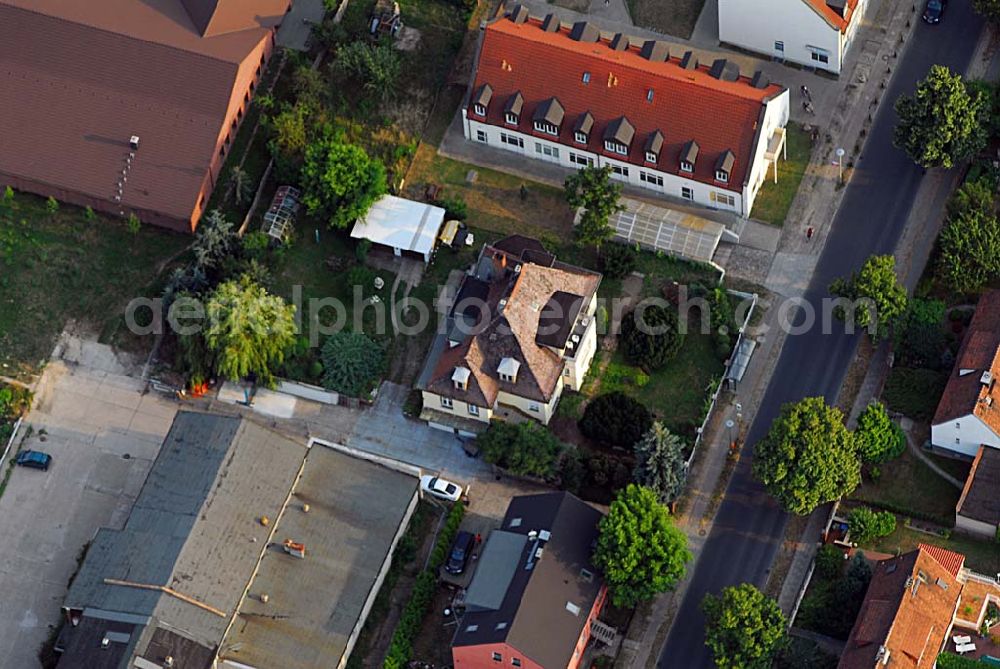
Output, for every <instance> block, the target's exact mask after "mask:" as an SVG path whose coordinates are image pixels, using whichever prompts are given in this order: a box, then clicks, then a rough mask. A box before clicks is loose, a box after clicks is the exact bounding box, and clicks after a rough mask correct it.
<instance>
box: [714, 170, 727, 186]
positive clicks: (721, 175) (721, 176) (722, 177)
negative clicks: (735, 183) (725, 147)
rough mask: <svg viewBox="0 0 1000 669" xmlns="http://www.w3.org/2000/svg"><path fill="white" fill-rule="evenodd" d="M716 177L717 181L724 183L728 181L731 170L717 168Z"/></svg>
mask: <svg viewBox="0 0 1000 669" xmlns="http://www.w3.org/2000/svg"><path fill="white" fill-rule="evenodd" d="M715 179H716V180H717V181H721V182H722V183H726V182H727V181H729V172H727V171H725V170H715Z"/></svg>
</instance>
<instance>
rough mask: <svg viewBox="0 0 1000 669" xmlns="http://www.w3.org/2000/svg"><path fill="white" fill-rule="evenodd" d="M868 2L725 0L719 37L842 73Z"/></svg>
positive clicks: (801, 62) (752, 49)
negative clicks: (751, 0) (750, 0)
mask: <svg viewBox="0 0 1000 669" xmlns="http://www.w3.org/2000/svg"><path fill="white" fill-rule="evenodd" d="M867 6H868V2H867V0H762V1H761V2H746V0H719V41H721V42H723V43H725V44H732V45H735V46H738V47H741V48H743V49H747V50H749V51H755V52H757V53H760V54H763V55H765V56H768V57H770V58H773V59H775V60H782V61H790V62H793V63H798V64H800V65H805V66H807V67H812V68H816V69H817V70H823V71H826V72H832V73H834V74H840V72H841V71H842V70H843V68H844V59H845V57H846V55H847V51H848V49H849V48H850V46H851V44H852V42H853V41H854V38H855V36H856V35H857V32H858V27H859V26H860V25H861V22H862V19H863V17H864V13H865V10H866V9H867Z"/></svg>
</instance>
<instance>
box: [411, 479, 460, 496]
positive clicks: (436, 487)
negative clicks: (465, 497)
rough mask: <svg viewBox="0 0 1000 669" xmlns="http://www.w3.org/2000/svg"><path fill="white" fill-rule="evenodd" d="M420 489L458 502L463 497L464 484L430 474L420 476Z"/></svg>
mask: <svg viewBox="0 0 1000 669" xmlns="http://www.w3.org/2000/svg"><path fill="white" fill-rule="evenodd" d="M420 489H421V490H422V491H424V492H425V493H427V494H428V495H433V496H434V497H437V498H438V499H443V500H447V501H449V502H457V501H458V500H459V499H460V498H461V497H462V486H460V485H458V484H457V483H452V482H451V481H448V480H445V479H443V478H439V477H437V476H431V475H429V474H428V475H425V476H421V477H420Z"/></svg>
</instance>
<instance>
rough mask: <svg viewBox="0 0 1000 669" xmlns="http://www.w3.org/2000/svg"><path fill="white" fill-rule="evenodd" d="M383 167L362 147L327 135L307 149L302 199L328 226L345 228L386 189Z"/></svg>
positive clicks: (369, 207) (308, 208)
mask: <svg viewBox="0 0 1000 669" xmlns="http://www.w3.org/2000/svg"><path fill="white" fill-rule="evenodd" d="M385 178H386V177H385V167H383V165H382V163H380V162H378V161H377V160H374V159H372V158H369V157H368V154H367V153H365V151H364V149H362V148H361V147H359V146H354V145H353V144H346V143H344V142H343V141H341V140H340V139H339V138H337V137H334V136H328V137H326V138H324V139H323V140H321V141H318V142H316V143H314V144H311V145H310V146H309V148H308V149H306V161H305V166H304V167H303V168H302V187H303V189H304V194H303V198H302V199H303V202H304V203H305V205H306V209H307V210H308V211H309V213H310V214H317V215H321V216H324V217H325V218H326V220H327V222H328V223H329V225H330V227H331V228H347V227H350V226H351V225H354V222H355V221H357V220H358V219H360V218H362V217H363V216H364V215H365V214H367V213H368V210H369V209H371V206H372V205H373V204H375V201H376V200H378V199H379V198H380V197H382V196H383V195H385V193H386V188H387V186H386V181H385Z"/></svg>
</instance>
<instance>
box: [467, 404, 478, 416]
mask: <svg viewBox="0 0 1000 669" xmlns="http://www.w3.org/2000/svg"><path fill="white" fill-rule="evenodd" d="M469 413H471V414H472V415H473V416H478V415H479V407H477V406H476V405H475V404H470V405H469Z"/></svg>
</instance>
